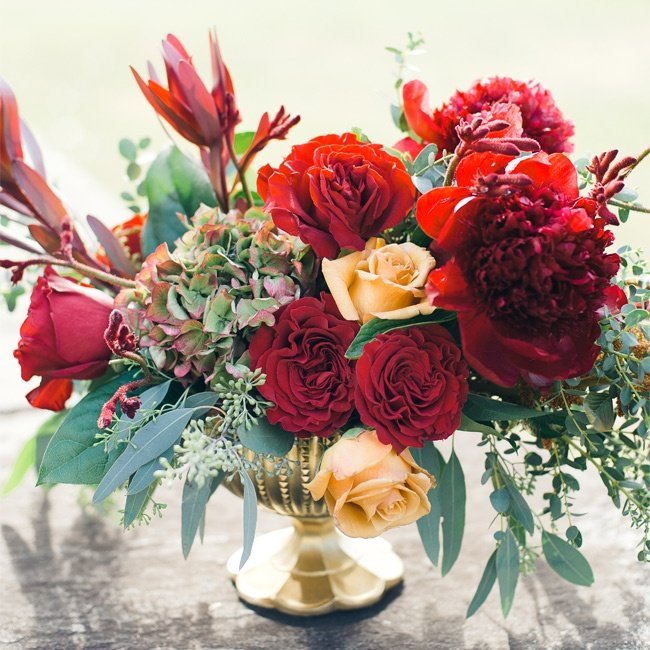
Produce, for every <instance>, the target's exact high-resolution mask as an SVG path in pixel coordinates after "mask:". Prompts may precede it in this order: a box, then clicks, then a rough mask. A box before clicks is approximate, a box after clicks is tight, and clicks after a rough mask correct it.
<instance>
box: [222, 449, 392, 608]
mask: <svg viewBox="0 0 650 650" xmlns="http://www.w3.org/2000/svg"><path fill="white" fill-rule="evenodd" d="M333 442H334V440H333V439H328V440H323V439H320V438H308V439H296V442H295V444H294V446H293V448H292V450H291V451H290V452H289V454H288V459H289V461H291V462H290V467H291V468H292V470H293V472H292V474H291V475H290V476H279V477H278V476H269V475H265V476H263V477H261V478H258V477H256V476H255V474H254V473H253V472H250V473H249V474H250V477H251V479H252V481H253V483H254V485H255V489H256V491H257V501H258V503H259V504H260V505H261V506H263V507H264V508H267V509H269V510H272V511H273V512H277V513H279V514H281V515H287V516H289V517H292V519H293V526H291V527H289V528H283V529H281V530H276V531H273V532H271V533H267V534H266V535H261V536H259V537H257V538H256V539H255V543H254V545H253V550H252V552H251V556H250V558H249V560H248V562H246V564H245V565H244V567H243V568H242V569H241V570H240V569H239V560H240V558H241V549H240V550H239V551H237V552H236V553H234V554H233V555H232V556H231V557H230V559H229V560H228V565H227V567H228V572H229V573H230V577H231V578H232V581H233V583H234V585H235V587H236V589H237V592H238V594H239V597H240V598H241V599H242V600H244V601H245V602H247V603H249V604H251V605H255V606H257V607H266V608H269V609H276V610H279V611H281V612H284V613H286V614H293V615H296V616H317V615H320V614H328V613H330V612H333V611H335V610H340V609H359V608H362V607H368V606H370V605H373V604H375V603H376V602H378V601H379V600H380V599H381V597H382V596H383V595H384V593H385V592H386V590H388V589H390V588H391V587H394V586H396V585H397V584H399V583H400V582H401V581H402V577H403V574H404V565H403V564H402V561H401V560H400V558H399V557H398V556H397V554H396V553H395V552H394V551H393V549H392V547H391V545H390V544H389V543H388V542H387V541H386V540H383V539H381V538H374V539H356V538H355V539H353V538H349V537H346V536H345V535H343V534H342V533H340V532H339V531H338V530H337V529H336V528H335V527H334V522H333V520H332V518H331V517H330V516H329V513H328V511H327V506H326V505H325V501H324V500H322V501H314V499H313V498H312V496H311V494H310V492H309V490H307V488H306V487H305V485H306V484H307V483H309V482H310V481H311V480H312V478H313V477H314V475H315V473H316V471H317V469H318V464H319V461H320V457H321V456H322V454H323V451H324V449H326V448H327V447H328V446H330V445H331V444H332V443H333ZM267 463H268V464H267V466H266V467H265V469H268V470H271V471H272V468H273V464H272V463H271V462H268V461H267ZM225 485H226V487H227V488H228V489H229V490H230V491H231V492H232V493H234V494H236V495H238V496H242V495H243V487H242V485H241V481H240V480H239V478H238V477H235V478H234V479H233V480H232V481H229V482H227V483H225Z"/></svg>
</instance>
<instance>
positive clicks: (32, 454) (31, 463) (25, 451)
mask: <svg viewBox="0 0 650 650" xmlns="http://www.w3.org/2000/svg"><path fill="white" fill-rule="evenodd" d="M66 414H67V411H59V412H58V413H55V414H54V415H52V416H51V417H49V418H48V419H47V420H45V422H43V424H41V426H40V427H39V428H38V429H37V431H36V433H35V434H34V435H33V436H32V437H31V438H30V439H29V440H28V441H27V442H26V443H25V444H24V445H23V448H22V449H21V450H20V453H19V454H18V457H17V458H16V460H15V462H14V466H13V468H12V470H11V474H10V475H9V477H8V478H7V480H6V481H5V484H4V485H3V486H2V489H0V496H6V495H7V494H9V493H10V492H11V491H12V490H14V489H16V488H17V487H18V486H19V485H20V484H21V482H22V481H23V479H24V478H25V476H26V474H27V472H28V471H29V469H30V468H31V467H34V468H35V469H36V472H38V468H39V466H40V461H41V459H42V454H43V451H44V446H43V445H45V446H47V443H48V442H49V441H50V439H51V438H52V436H53V435H54V433H55V432H56V430H57V429H58V428H59V426H60V425H61V422H63V419H64V418H65V416H66Z"/></svg>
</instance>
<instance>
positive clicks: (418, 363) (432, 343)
mask: <svg viewBox="0 0 650 650" xmlns="http://www.w3.org/2000/svg"><path fill="white" fill-rule="evenodd" d="M468 374H469V373H468V369H467V364H466V363H465V361H463V355H462V353H461V351H460V349H459V348H458V346H457V345H456V343H455V342H454V339H453V338H452V336H451V334H450V333H449V332H448V331H447V330H446V329H445V328H444V327H441V326H440V325H427V326H425V327H409V328H408V329H402V330H394V331H393V332H390V333H388V334H381V335H379V336H378V337H377V338H376V339H375V340H374V341H371V342H370V343H368V344H367V345H366V346H365V347H364V348H363V353H362V355H361V357H360V358H359V360H358V361H357V367H356V377H357V387H356V391H355V402H356V406H357V409H358V411H359V415H360V416H361V421H362V422H363V423H364V424H367V425H368V426H372V427H374V428H375V429H376V430H377V436H378V437H379V440H381V442H383V443H384V444H385V445H388V444H390V445H392V446H393V448H394V449H395V451H396V452H397V453H398V454H399V453H401V452H402V451H403V450H404V449H405V448H406V447H422V445H423V443H424V441H425V440H444V439H445V438H448V437H449V436H450V435H451V434H452V433H453V432H454V431H455V430H456V429H457V428H458V426H459V424H460V418H461V410H462V408H463V404H464V403H465V400H466V399H467V392H468V387H467V377H468Z"/></svg>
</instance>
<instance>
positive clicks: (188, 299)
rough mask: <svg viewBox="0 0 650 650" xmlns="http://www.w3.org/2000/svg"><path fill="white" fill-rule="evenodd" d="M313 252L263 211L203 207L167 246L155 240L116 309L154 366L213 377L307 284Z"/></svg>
mask: <svg viewBox="0 0 650 650" xmlns="http://www.w3.org/2000/svg"><path fill="white" fill-rule="evenodd" d="M314 273H315V260H314V257H313V254H312V253H311V251H309V250H308V249H307V248H306V247H305V246H304V245H303V244H301V242H300V241H298V240H297V239H295V238H293V237H290V236H289V235H286V234H283V233H280V232H278V230H277V229H276V228H275V226H274V225H273V223H272V222H271V221H270V220H269V219H268V217H266V216H265V215H263V214H262V213H256V212H254V211H249V212H248V213H247V214H246V215H245V216H243V215H241V214H240V213H238V212H231V213H230V214H228V215H224V214H222V213H220V212H219V211H218V210H211V209H204V210H202V211H199V212H198V213H197V214H196V215H195V216H194V218H193V227H192V229H190V230H189V231H188V232H186V233H185V234H184V235H183V237H182V238H181V239H179V240H178V242H177V246H176V248H175V249H174V251H173V252H172V253H170V252H169V249H168V248H167V246H166V245H165V244H162V245H161V246H159V247H158V248H157V249H156V250H155V251H154V252H153V253H152V254H151V255H150V256H149V257H147V259H146V260H145V261H144V263H143V265H142V269H141V270H140V272H139V273H138V274H137V276H136V284H137V288H136V289H135V290H131V289H126V290H124V291H122V292H121V293H120V294H119V295H118V297H117V299H116V304H117V306H118V307H119V308H120V309H122V311H123V312H124V313H125V315H126V317H127V321H128V322H129V324H130V326H131V327H132V329H133V330H134V331H135V332H136V335H137V336H138V339H139V345H140V347H141V348H147V349H148V351H149V353H150V354H151V358H152V359H153V361H154V363H155V364H156V365H157V366H158V368H160V369H161V370H164V371H168V372H173V374H174V375H175V376H176V377H178V378H179V379H183V380H186V381H188V382H191V381H196V380H199V379H204V380H206V381H210V380H212V379H213V378H214V377H215V375H217V374H218V373H219V372H220V371H221V370H222V369H223V368H224V367H225V364H226V363H229V362H230V363H234V362H236V361H237V360H238V359H239V357H240V356H241V355H242V354H243V353H244V351H245V349H246V343H245V340H246V338H247V336H248V333H249V332H250V331H251V330H253V329H255V328H257V327H259V326H260V325H262V324H267V325H273V324H274V322H275V312H276V311H277V310H278V309H280V307H281V306H282V305H285V304H287V303H289V302H291V301H293V300H295V299H296V298H298V297H299V296H301V295H303V294H304V293H305V292H306V291H308V290H309V287H310V286H311V285H312V284H313V278H314Z"/></svg>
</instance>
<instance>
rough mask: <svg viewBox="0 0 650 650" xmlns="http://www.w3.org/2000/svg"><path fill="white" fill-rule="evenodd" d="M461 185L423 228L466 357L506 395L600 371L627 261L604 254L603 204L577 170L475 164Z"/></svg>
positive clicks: (428, 204)
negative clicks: (519, 386)
mask: <svg viewBox="0 0 650 650" xmlns="http://www.w3.org/2000/svg"><path fill="white" fill-rule="evenodd" d="M506 167H507V168H506ZM456 179H457V182H458V186H457V187H443V188H436V189H433V190H431V191H430V192H428V193H427V194H425V195H424V196H422V197H421V199H420V200H419V201H418V206H417V219H418V222H419V224H420V226H421V227H422V229H423V230H424V231H425V232H426V233H427V234H428V235H430V236H431V237H433V238H434V240H435V241H434V247H435V248H436V249H437V250H438V251H439V255H437V256H436V257H437V258H438V259H443V260H444V259H446V260H448V261H447V262H446V263H444V264H442V265H441V266H439V267H437V268H436V269H434V270H433V271H432V272H431V274H430V275H429V282H428V285H427V292H428V294H429V296H430V297H431V300H432V303H433V304H434V305H436V306H438V307H442V308H445V309H453V310H456V311H457V312H458V323H459V325H460V332H461V337H462V341H463V352H464V353H465V358H466V359H467V360H468V361H469V363H470V364H471V365H472V366H473V367H474V368H475V369H476V370H477V371H478V372H479V373H480V374H482V375H483V376H484V377H486V378H487V379H489V380H490V381H493V382H494V383H496V384H499V385H501V386H513V385H514V384H516V382H517V381H518V380H519V378H520V377H521V378H523V379H524V380H525V381H527V382H528V383H530V384H531V385H533V386H544V385H548V384H550V383H552V382H553V381H554V380H558V379H567V378H570V377H576V376H579V375H582V374H584V373H586V372H589V370H590V369H591V368H592V366H593V363H594V361H595V359H596V356H597V355H598V350H599V348H598V346H597V345H596V344H595V341H596V339H597V338H598V336H599V334H600V328H599V326H598V320H599V317H598V311H599V310H600V309H601V308H602V306H603V305H604V304H605V303H607V304H610V305H612V304H614V303H618V302H620V300H619V298H620V296H617V294H618V292H616V291H615V290H614V291H612V290H611V289H610V286H611V278H612V276H614V275H615V274H616V272H617V270H618V265H619V257H618V255H615V254H608V253H606V252H605V250H606V248H607V247H608V246H609V245H610V244H611V243H612V241H613V236H612V234H611V232H609V231H608V230H606V229H605V226H606V221H605V220H604V219H602V218H600V217H598V215H597V212H596V210H597V208H598V206H597V204H596V203H595V202H593V201H592V202H588V201H584V200H582V201H581V200H580V199H579V195H578V181H577V173H576V170H575V168H574V166H573V164H572V163H571V161H570V160H569V159H568V158H567V157H566V156H565V155H563V154H552V155H550V156H548V155H546V154H544V153H540V154H536V155H534V156H531V157H529V158H524V159H515V158H512V157H510V156H502V155H495V154H491V153H485V154H472V155H470V156H468V157H467V158H465V159H464V160H463V161H462V162H461V163H460V165H459V166H458V170H457V172H456Z"/></svg>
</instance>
